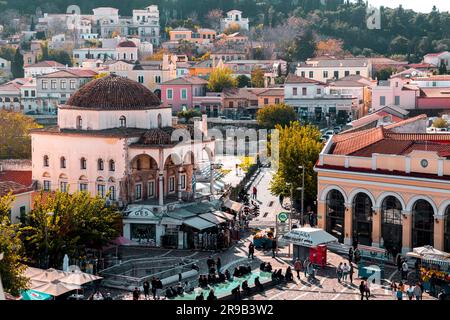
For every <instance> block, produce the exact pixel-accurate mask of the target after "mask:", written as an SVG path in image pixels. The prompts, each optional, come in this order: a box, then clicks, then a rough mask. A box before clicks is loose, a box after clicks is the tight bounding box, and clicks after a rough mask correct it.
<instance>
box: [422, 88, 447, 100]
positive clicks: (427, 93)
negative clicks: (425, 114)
mask: <svg viewBox="0 0 450 320" xmlns="http://www.w3.org/2000/svg"><path fill="white" fill-rule="evenodd" d="M420 96H421V97H426V98H448V99H450V88H421V89H420Z"/></svg>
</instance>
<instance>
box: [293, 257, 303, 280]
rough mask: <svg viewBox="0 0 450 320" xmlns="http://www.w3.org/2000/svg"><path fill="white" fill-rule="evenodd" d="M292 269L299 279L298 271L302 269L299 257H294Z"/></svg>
mask: <svg viewBox="0 0 450 320" xmlns="http://www.w3.org/2000/svg"><path fill="white" fill-rule="evenodd" d="M294 270H295V272H297V278H298V279H300V271H301V270H302V263H301V262H300V259H299V258H297V259H295V262H294Z"/></svg>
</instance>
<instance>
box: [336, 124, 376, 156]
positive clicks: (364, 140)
mask: <svg viewBox="0 0 450 320" xmlns="http://www.w3.org/2000/svg"><path fill="white" fill-rule="evenodd" d="M383 138H384V129H383V127H378V128H374V129H369V130H366V131H359V132H354V133H348V134H345V133H344V134H342V135H336V136H333V142H334V143H335V145H334V150H333V154H340V155H350V154H352V153H354V152H356V151H358V150H360V149H363V148H365V147H367V146H370V145H371V144H374V143H376V142H378V141H381V140H382V139H383Z"/></svg>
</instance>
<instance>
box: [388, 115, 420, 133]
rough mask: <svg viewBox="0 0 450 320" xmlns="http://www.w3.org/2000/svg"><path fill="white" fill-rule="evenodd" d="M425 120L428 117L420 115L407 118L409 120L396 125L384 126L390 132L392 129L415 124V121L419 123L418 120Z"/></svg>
mask: <svg viewBox="0 0 450 320" xmlns="http://www.w3.org/2000/svg"><path fill="white" fill-rule="evenodd" d="M426 119H428V116H427V115H426V114H421V115H419V116H417V117H413V118H409V119H406V120H403V121H400V122H397V123H393V124H390V125H388V126H386V127H385V128H386V129H387V130H390V129H394V128H398V127H401V126H404V125H405V124H409V123H413V122H416V121H419V120H426Z"/></svg>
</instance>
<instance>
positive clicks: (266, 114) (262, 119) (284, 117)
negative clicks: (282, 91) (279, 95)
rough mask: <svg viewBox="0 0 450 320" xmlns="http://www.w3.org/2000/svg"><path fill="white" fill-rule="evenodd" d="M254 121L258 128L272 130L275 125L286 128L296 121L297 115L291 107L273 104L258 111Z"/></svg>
mask: <svg viewBox="0 0 450 320" xmlns="http://www.w3.org/2000/svg"><path fill="white" fill-rule="evenodd" d="M256 120H257V122H258V125H259V126H260V127H262V128H266V129H273V128H275V127H276V126H277V125H281V126H283V127H284V126H288V125H289V124H290V123H291V122H292V121H296V120H297V114H296V113H295V111H294V109H293V108H292V107H291V106H288V105H286V104H275V105H270V106H265V107H263V108H262V109H259V110H258V113H257V114H256Z"/></svg>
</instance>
